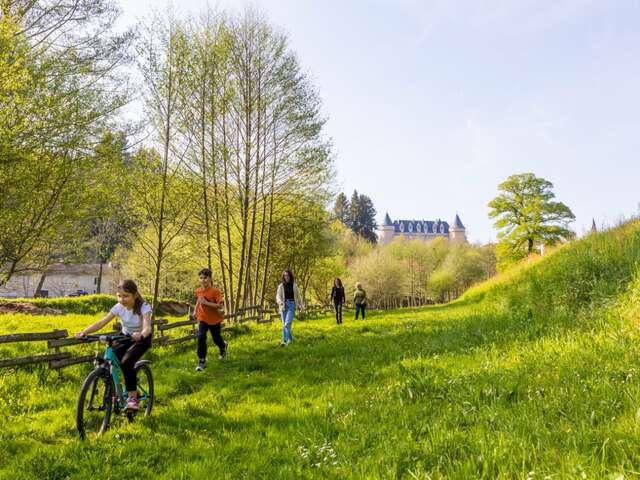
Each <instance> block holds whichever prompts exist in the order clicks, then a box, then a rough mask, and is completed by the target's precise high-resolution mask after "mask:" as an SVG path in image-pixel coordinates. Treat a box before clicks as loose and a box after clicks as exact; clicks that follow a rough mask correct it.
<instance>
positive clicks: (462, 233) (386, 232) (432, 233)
mask: <svg viewBox="0 0 640 480" xmlns="http://www.w3.org/2000/svg"><path fill="white" fill-rule="evenodd" d="M399 236H403V237H405V238H408V239H411V240H433V239H434V238H437V237H444V238H446V239H448V240H451V241H455V242H466V241H467V235H466V229H465V227H464V225H463V224H462V222H461V221H460V217H459V216H458V214H457V213H456V218H455V220H454V221H453V225H449V223H448V222H445V221H442V220H440V219H438V220H433V221H432V220H395V221H391V217H390V216H389V214H388V213H387V214H385V216H384V223H383V224H382V225H378V243H379V244H380V245H386V244H387V243H389V242H391V241H392V240H393V239H394V238H395V237H399Z"/></svg>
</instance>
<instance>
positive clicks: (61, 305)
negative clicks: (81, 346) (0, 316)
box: [0, 294, 114, 328]
mask: <svg viewBox="0 0 640 480" xmlns="http://www.w3.org/2000/svg"><path fill="white" fill-rule="evenodd" d="M15 302H19V303H32V304H34V305H36V306H38V307H40V308H45V307H49V308H56V309H58V310H62V311H63V312H67V313H77V314H85V315H86V314H95V313H100V312H107V311H109V309H110V308H111V307H113V304H114V296H113V295H105V294H96V295H83V296H81V297H59V298H0V305H1V304H3V303H15ZM0 328H2V327H1V326H0Z"/></svg>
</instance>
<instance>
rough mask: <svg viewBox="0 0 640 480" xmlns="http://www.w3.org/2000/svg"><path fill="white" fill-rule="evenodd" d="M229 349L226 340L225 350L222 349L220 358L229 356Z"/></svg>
mask: <svg viewBox="0 0 640 480" xmlns="http://www.w3.org/2000/svg"><path fill="white" fill-rule="evenodd" d="M228 350H229V344H228V343H227V342H224V350H222V351H221V352H220V355H219V356H218V359H219V360H224V359H225V358H226V357H227V351H228Z"/></svg>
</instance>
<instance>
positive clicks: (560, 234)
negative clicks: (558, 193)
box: [489, 173, 575, 264]
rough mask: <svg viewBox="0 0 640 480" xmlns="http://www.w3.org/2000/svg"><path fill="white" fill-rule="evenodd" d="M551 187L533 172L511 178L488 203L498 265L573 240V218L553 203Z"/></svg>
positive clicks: (566, 210) (561, 205)
mask: <svg viewBox="0 0 640 480" xmlns="http://www.w3.org/2000/svg"><path fill="white" fill-rule="evenodd" d="M552 188H553V184H552V183H551V182H549V181H547V180H545V179H544V178H539V177H536V176H535V175H534V174H533V173H521V174H518V175H511V176H510V177H509V178H507V180H505V181H504V182H502V183H501V184H500V185H499V186H498V189H499V190H500V192H501V193H500V195H498V196H497V197H496V198H494V199H493V200H492V201H491V202H489V207H490V208H491V212H490V213H489V217H490V218H497V220H496V222H495V223H494V225H495V227H496V228H497V229H498V230H499V232H498V239H499V240H500V242H499V245H498V248H497V253H498V258H499V259H500V261H501V263H503V264H506V263H510V262H514V261H518V260H520V259H522V258H524V257H525V256H527V255H530V254H531V253H532V252H533V250H534V247H536V246H537V245H554V244H556V243H557V242H559V241H562V240H568V239H571V238H573V236H574V233H573V232H572V231H571V230H569V228H568V225H569V223H570V222H572V221H573V220H574V219H575V216H574V215H573V213H572V212H571V210H570V209H569V207H567V206H566V205H565V204H564V203H562V202H557V201H554V200H553V199H554V198H555V194H554V193H553V191H552Z"/></svg>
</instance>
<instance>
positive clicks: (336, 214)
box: [332, 192, 349, 225]
mask: <svg viewBox="0 0 640 480" xmlns="http://www.w3.org/2000/svg"><path fill="white" fill-rule="evenodd" d="M332 213H333V218H334V219H335V220H338V221H340V222H342V223H343V224H345V225H348V224H349V200H348V199H347V196H346V195H345V194H344V193H343V192H340V193H339V194H338V196H337V197H336V200H335V202H334V204H333V212H332Z"/></svg>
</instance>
